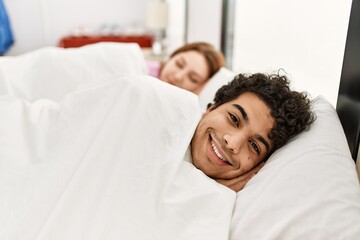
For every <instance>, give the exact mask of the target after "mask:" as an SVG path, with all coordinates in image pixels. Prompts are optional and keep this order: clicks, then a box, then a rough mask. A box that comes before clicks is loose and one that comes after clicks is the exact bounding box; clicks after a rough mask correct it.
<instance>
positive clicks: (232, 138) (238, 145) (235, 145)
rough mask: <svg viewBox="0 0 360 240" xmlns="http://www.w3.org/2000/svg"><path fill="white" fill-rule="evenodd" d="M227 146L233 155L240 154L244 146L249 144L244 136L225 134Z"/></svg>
mask: <svg viewBox="0 0 360 240" xmlns="http://www.w3.org/2000/svg"><path fill="white" fill-rule="evenodd" d="M223 139H224V142H225V146H226V148H227V149H228V150H230V151H231V152H232V153H233V154H238V153H239V152H240V150H241V149H242V147H243V146H244V144H246V143H247V141H246V139H245V137H244V135H243V134H225V135H224V136H223Z"/></svg>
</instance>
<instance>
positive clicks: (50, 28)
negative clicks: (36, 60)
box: [4, 0, 150, 55]
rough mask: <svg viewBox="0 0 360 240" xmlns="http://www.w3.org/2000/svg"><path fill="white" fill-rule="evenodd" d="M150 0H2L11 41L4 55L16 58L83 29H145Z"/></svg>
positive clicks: (50, 44)
mask: <svg viewBox="0 0 360 240" xmlns="http://www.w3.org/2000/svg"><path fill="white" fill-rule="evenodd" d="M148 1H150V0H101V1H100V0H4V3H5V6H6V8H7V11H8V14H9V17H10V21H11V26H12V30H13V34H14V38H15V41H16V42H15V44H14V45H13V46H12V48H11V50H10V51H9V52H8V53H7V55H17V54H20V53H24V52H26V51H30V50H33V49H36V48H39V47H43V46H55V45H57V43H58V41H59V39H60V38H61V37H63V36H65V35H69V34H71V33H72V30H74V29H76V28H78V27H80V26H84V27H87V28H90V29H93V30H98V28H99V27H100V26H101V25H102V24H119V25H120V26H122V27H123V28H124V30H127V29H128V28H129V27H131V26H134V25H136V24H137V25H138V26H140V27H142V28H144V27H145V19H146V5H147V2H148Z"/></svg>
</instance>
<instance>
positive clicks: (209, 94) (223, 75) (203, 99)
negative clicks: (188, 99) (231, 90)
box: [199, 67, 235, 109]
mask: <svg viewBox="0 0 360 240" xmlns="http://www.w3.org/2000/svg"><path fill="white" fill-rule="evenodd" d="M234 76H235V73H234V72H232V71H230V70H229V69H227V68H224V67H223V68H220V70H219V71H218V72H217V73H215V74H214V76H212V77H211V78H210V80H209V81H208V82H207V83H206V85H205V87H204V88H203V90H202V91H201V92H200V94H199V103H200V107H201V109H206V108H207V105H208V104H209V103H212V102H213V100H214V96H215V93H216V91H217V90H218V89H219V88H220V87H222V86H223V85H225V84H228V83H229V82H230V81H231V80H232V78H233V77H234Z"/></svg>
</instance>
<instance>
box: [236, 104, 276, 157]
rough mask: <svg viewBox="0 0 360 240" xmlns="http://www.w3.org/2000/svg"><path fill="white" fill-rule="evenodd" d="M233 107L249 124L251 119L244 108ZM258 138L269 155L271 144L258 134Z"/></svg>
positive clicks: (237, 105)
mask: <svg viewBox="0 0 360 240" xmlns="http://www.w3.org/2000/svg"><path fill="white" fill-rule="evenodd" d="M233 106H234V107H236V109H238V110H239V112H240V113H241V115H242V117H243V118H244V120H245V123H249V117H248V115H247V113H246V111H245V109H244V108H243V107H242V106H240V105H239V104H233ZM256 138H257V139H259V141H260V142H262V143H263V144H264V145H265V147H266V154H268V153H269V150H270V144H269V143H268V142H267V141H266V140H265V138H263V137H262V136H260V135H258V134H257V135H256Z"/></svg>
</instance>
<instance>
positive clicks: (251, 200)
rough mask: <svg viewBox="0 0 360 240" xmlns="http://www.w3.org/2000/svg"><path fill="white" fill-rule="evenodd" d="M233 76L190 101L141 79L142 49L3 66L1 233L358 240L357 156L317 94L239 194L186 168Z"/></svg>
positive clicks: (106, 49) (50, 53) (55, 52)
mask: <svg viewBox="0 0 360 240" xmlns="http://www.w3.org/2000/svg"><path fill="white" fill-rule="evenodd" d="M233 74H234V73H232V72H231V71H229V70H227V69H221V70H220V71H219V72H218V73H217V74H216V75H215V76H214V77H213V78H212V79H211V80H210V82H209V83H208V84H207V86H206V87H205V88H204V90H203V91H202V92H201V94H200V95H199V97H197V96H195V95H194V94H192V93H190V92H187V91H185V90H182V89H179V88H176V87H174V86H171V85H168V84H166V83H163V82H161V81H159V80H158V79H155V78H152V77H150V76H147V68H146V64H145V60H144V59H143V56H142V52H141V49H140V48H139V47H138V46H137V45H136V44H121V43H100V44H94V45H88V46H84V47H81V48H77V49H60V48H56V47H49V48H44V49H39V50H36V51H33V52H30V53H27V54H24V55H20V56H16V57H3V58H0V191H1V198H0V226H1V227H0V239H7V240H8V239H9V240H10V239H11V240H15V239H22V240H25V239H37V240H40V239H44V240H45V239H46V240H48V239H61V240H64V239H87V240H88V239H102V240H105V239H136V240H137V239H207V240H211V239H217V240H219V239H232V240H237V239H256V240H258V239H266V240H269V239H358V238H359V237H360V186H359V178H358V175H357V172H356V165H355V161H354V159H353V158H352V153H351V152H350V148H349V145H348V142H347V137H346V135H345V132H344V129H343V127H342V125H341V122H340V120H339V117H338V114H337V111H336V109H335V108H334V107H333V106H332V105H331V104H330V103H329V102H328V101H327V100H326V99H325V98H324V97H322V96H317V97H316V98H314V99H313V105H312V107H313V110H314V111H315V112H316V114H317V120H316V122H315V123H314V125H313V126H312V128H311V129H310V130H309V131H307V132H304V133H302V134H300V135H298V136H297V137H295V138H294V139H292V140H291V141H290V142H289V143H288V144H287V145H285V146H284V147H283V148H281V149H279V150H277V151H276V152H275V153H274V154H273V155H272V156H271V157H270V159H269V160H268V161H267V162H266V164H265V166H264V167H263V168H262V169H261V170H260V172H259V173H258V174H257V175H256V176H255V177H253V178H252V179H251V180H250V181H249V182H248V184H247V185H246V186H245V187H244V189H243V190H241V191H240V192H238V193H235V192H233V191H231V190H229V189H228V188H226V187H224V186H223V185H220V184H218V183H216V182H215V181H214V180H212V179H210V178H208V177H206V176H205V175H204V174H203V173H202V172H201V171H199V170H198V169H196V168H195V167H194V166H193V165H192V164H191V163H190V162H188V161H186V160H187V159H188V158H187V155H188V145H189V143H190V141H191V136H192V134H193V133H194V130H195V128H196V125H197V123H198V121H199V119H200V117H201V113H202V112H203V110H204V108H205V107H206V104H207V103H208V102H209V101H211V98H212V96H213V93H214V91H215V90H216V89H217V88H218V87H219V86H220V85H222V84H224V83H226V82H227V81H229V80H230V79H231V77H232V76H233ZM357 104H359V103H357ZM345 109H346V108H345ZM344 111H346V110H344Z"/></svg>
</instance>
